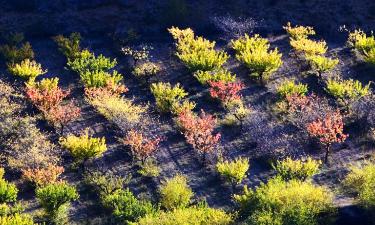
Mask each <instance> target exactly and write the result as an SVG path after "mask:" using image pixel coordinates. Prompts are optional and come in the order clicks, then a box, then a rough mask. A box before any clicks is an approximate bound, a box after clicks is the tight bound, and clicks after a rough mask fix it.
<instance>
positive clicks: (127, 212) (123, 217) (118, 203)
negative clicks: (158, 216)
mask: <svg viewBox="0 0 375 225" xmlns="http://www.w3.org/2000/svg"><path fill="white" fill-rule="evenodd" d="M103 202H104V205H105V206H106V207H107V208H109V209H111V210H112V214H113V215H114V216H115V217H116V218H117V219H118V220H120V221H122V222H123V223H124V224H128V223H129V222H136V221H137V220H138V219H139V218H141V217H143V216H145V215H146V214H149V213H153V212H154V211H155V209H154V207H153V206H152V204H151V203H150V202H148V201H140V200H138V199H137V198H136V197H135V196H134V195H133V193H132V192H131V191H130V190H129V189H126V190H116V191H114V192H113V193H112V194H109V195H106V196H105V197H104V199H103Z"/></svg>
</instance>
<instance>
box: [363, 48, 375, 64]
mask: <svg viewBox="0 0 375 225" xmlns="http://www.w3.org/2000/svg"><path fill="white" fill-rule="evenodd" d="M364 60H365V62H366V63H369V64H375V48H373V49H371V50H370V51H368V52H365V53H364Z"/></svg>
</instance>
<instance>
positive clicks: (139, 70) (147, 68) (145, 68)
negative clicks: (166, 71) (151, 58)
mask: <svg viewBox="0 0 375 225" xmlns="http://www.w3.org/2000/svg"><path fill="white" fill-rule="evenodd" d="M159 72H160V66H159V65H158V64H156V63H153V62H145V63H142V64H139V65H136V66H135V68H134V69H133V74H134V75H135V76H136V77H138V78H142V79H148V78H150V77H153V76H155V75H156V74H157V73H159Z"/></svg>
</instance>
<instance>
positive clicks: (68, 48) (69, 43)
mask: <svg viewBox="0 0 375 225" xmlns="http://www.w3.org/2000/svg"><path fill="white" fill-rule="evenodd" d="M81 39H82V37H81V35H80V33H71V34H70V36H69V37H64V36H62V35H58V36H56V37H54V38H53V40H54V41H55V42H56V44H57V45H58V46H59V50H60V52H62V53H63V54H64V56H65V57H66V58H67V59H68V61H72V60H74V59H76V58H78V57H79V56H80V52H81V46H80V42H81Z"/></svg>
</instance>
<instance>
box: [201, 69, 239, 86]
mask: <svg viewBox="0 0 375 225" xmlns="http://www.w3.org/2000/svg"><path fill="white" fill-rule="evenodd" d="M194 77H195V78H197V80H198V81H199V83H201V84H203V85H206V84H208V83H209V82H210V81H214V82H218V81H222V82H234V81H236V75H234V74H232V73H231V72H230V71H229V70H225V69H219V70H215V71H201V70H198V71H196V72H195V73H194Z"/></svg>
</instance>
